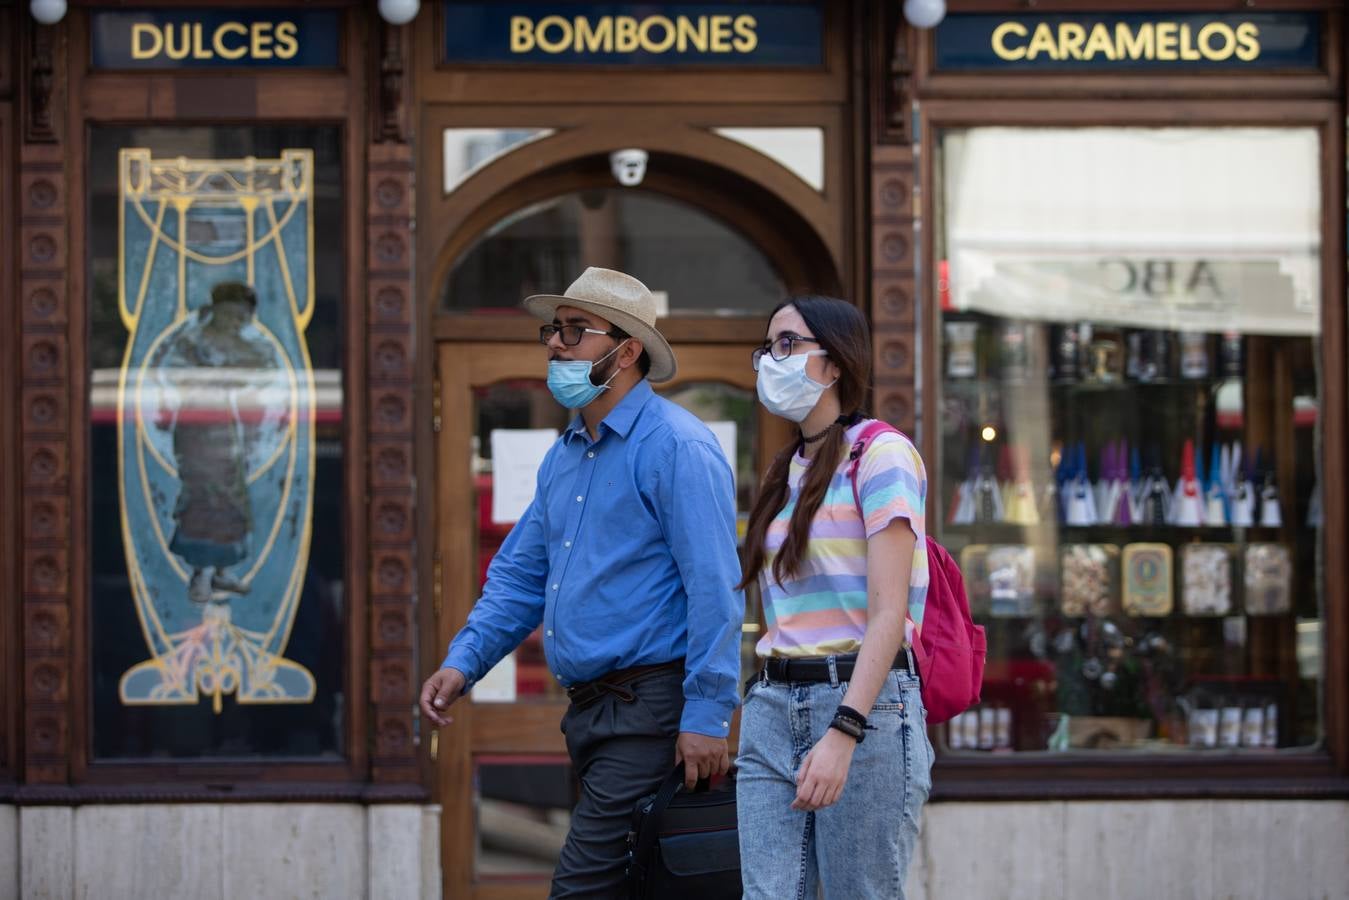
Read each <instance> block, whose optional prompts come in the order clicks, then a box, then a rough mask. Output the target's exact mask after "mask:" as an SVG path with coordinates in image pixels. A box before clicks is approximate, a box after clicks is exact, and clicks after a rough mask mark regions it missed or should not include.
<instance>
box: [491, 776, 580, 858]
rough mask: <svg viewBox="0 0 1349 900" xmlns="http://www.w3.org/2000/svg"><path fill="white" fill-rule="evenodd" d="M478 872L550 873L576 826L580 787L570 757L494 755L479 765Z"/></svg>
mask: <svg viewBox="0 0 1349 900" xmlns="http://www.w3.org/2000/svg"><path fill="white" fill-rule="evenodd" d="M475 775H476V777H475V779H474V787H475V788H476V800H477V804H476V812H477V829H478V852H477V860H476V866H475V869H476V872H475V875H476V876H477V877H479V878H493V877H503V876H505V877H513V878H541V879H544V878H548V877H550V876H551V875H552V874H553V869H554V867H555V866H556V865H557V859H558V856H559V855H560V854H561V852H562V844H563V842H564V841H566V838H567V829H568V828H569V827H571V809H572V807H573V806H574V805H575V804H576V800H577V796H578V795H577V789H576V780H575V776H574V775H573V774H572V769H571V766H570V765H568V764H567V763H566V762H565V761H562V762H551V761H544V760H539V759H528V760H515V759H503V758H491V759H490V760H489V759H482V760H479V762H478V765H477V766H476V768H475Z"/></svg>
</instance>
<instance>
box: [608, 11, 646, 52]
mask: <svg viewBox="0 0 1349 900" xmlns="http://www.w3.org/2000/svg"><path fill="white" fill-rule="evenodd" d="M614 24H615V28H614V49H615V50H617V51H618V52H619V53H634V52H636V50H637V48H638V47H639V46H641V45H640V43H639V42H638V37H637V20H636V19H634V18H633V17H632V16H618V17H617V18H616V19H615V20H614Z"/></svg>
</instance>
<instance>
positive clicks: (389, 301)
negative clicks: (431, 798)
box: [366, 28, 419, 782]
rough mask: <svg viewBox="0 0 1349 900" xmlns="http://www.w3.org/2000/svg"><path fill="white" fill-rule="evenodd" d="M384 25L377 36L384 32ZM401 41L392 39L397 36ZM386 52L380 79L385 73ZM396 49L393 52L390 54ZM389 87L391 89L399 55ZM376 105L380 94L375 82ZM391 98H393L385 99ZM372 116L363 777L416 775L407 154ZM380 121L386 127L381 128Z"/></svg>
mask: <svg viewBox="0 0 1349 900" xmlns="http://www.w3.org/2000/svg"><path fill="white" fill-rule="evenodd" d="M400 30H401V29H389V28H385V33H386V38H387V35H388V33H389V32H390V31H400ZM400 39H401V38H400ZM388 47H389V45H388V43H387V41H386V44H385V51H386V58H385V60H384V61H383V62H382V63H381V68H382V73H381V74H382V75H383V76H388V75H389V72H390V69H389V68H388V66H389V65H390V63H389V60H388V57H387V51H388ZM400 52H401V51H400ZM397 65H398V67H399V68H398V80H399V81H400V84H399V85H398V86H397V87H398V90H400V91H401V77H402V76H401V66H402V62H401V57H399V59H398V63H397ZM380 94H381V103H383V102H384V101H385V100H387V99H389V98H388V97H387V96H386V94H387V91H386V87H385V85H384V84H383V83H381V86H380ZM394 99H395V100H396V101H397V104H401V98H400V97H395V98H394ZM388 110H389V107H385V108H383V110H382V113H381V125H380V129H379V130H378V131H377V132H376V133H377V134H378V135H379V137H380V143H377V144H374V145H372V146H371V147H370V148H369V157H370V163H369V182H368V192H367V193H368V196H369V210H370V213H369V219H368V226H367V240H366V247H367V254H366V255H367V273H368V274H367V278H368V282H367V289H366V298H367V303H368V304H369V306H368V309H367V316H366V319H367V322H368V330H367V334H366V348H367V354H368V356H367V358H368V360H369V380H368V391H369V393H368V396H367V402H368V408H369V410H370V418H369V423H368V429H369V439H370V457H369V458H370V471H369V473H368V474H367V483H368V487H369V503H368V505H367V512H368V515H369V517H370V518H369V528H370V572H369V577H370V669H369V682H370V703H371V706H372V715H371V722H372V724H373V726H374V729H375V735H374V757H373V759H372V778H373V780H374V781H376V782H412V781H416V780H417V779H418V777H419V773H418V768H417V758H416V746H415V744H414V740H413V735H414V733H415V732H414V727H415V725H414V720H413V709H414V707H415V706H416V702H417V693H416V692H417V681H416V675H417V668H416V658H415V654H414V649H415V645H416V632H415V622H416V611H415V604H416V586H417V578H416V565H415V559H416V548H415V543H414V539H413V534H414V518H415V517H414V507H413V488H414V479H413V466H412V458H413V457H412V446H413V418H412V410H413V371H414V361H415V360H414V350H413V348H414V346H415V344H414V342H413V335H412V321H413V317H412V246H413V243H412V185H413V181H412V175H413V168H412V151H411V148H410V147H409V146H408V145H407V144H406V143H403V142H401V140H400V138H401V131H400V130H399V129H398V128H395V127H393V126H392V125H390V123H391V122H397V121H398V120H399V119H400V116H401V110H399V115H395V116H393V117H392V118H390V117H389V116H388V115H385V114H386V113H388ZM386 126H387V127H386Z"/></svg>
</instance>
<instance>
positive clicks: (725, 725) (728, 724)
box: [548, 631, 731, 728]
mask: <svg viewBox="0 0 1349 900" xmlns="http://www.w3.org/2000/svg"><path fill="white" fill-rule="evenodd" d="M548 633H549V634H552V632H551V631H550V632H548ZM721 727H722V728H730V727H731V723H730V722H722V723H721Z"/></svg>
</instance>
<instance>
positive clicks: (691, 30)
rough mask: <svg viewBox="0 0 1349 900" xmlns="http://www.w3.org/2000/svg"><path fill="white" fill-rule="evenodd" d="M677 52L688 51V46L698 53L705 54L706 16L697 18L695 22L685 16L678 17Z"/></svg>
mask: <svg viewBox="0 0 1349 900" xmlns="http://www.w3.org/2000/svg"><path fill="white" fill-rule="evenodd" d="M678 21H679V41H678V45H679V52H680V53H683V52H684V51H686V50H688V48H689V45H690V44H691V45H692V46H693V49H694V50H697V51H698V52H699V53H706V52H707V16H699V17H698V18H697V19H696V20H692V19H689V18H688V17H687V16H680V17H679V19H678Z"/></svg>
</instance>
